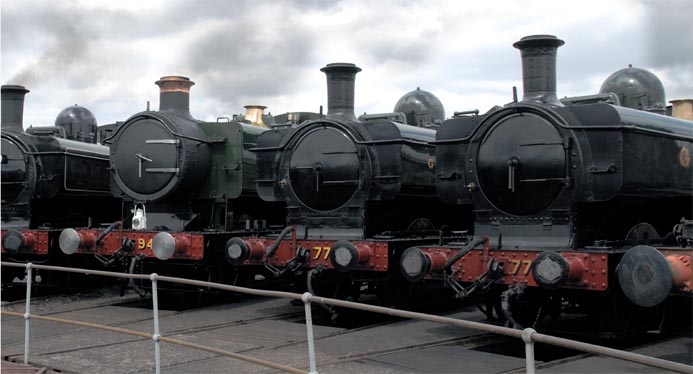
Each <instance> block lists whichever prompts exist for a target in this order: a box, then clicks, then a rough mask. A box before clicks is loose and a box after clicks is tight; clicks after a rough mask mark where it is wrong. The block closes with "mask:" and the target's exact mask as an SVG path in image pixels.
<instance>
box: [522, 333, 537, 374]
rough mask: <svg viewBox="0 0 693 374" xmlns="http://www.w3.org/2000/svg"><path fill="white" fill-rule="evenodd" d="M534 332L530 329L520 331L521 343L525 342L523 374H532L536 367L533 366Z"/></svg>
mask: <svg viewBox="0 0 693 374" xmlns="http://www.w3.org/2000/svg"><path fill="white" fill-rule="evenodd" d="M535 332H536V330H534V329H532V328H526V329H524V330H522V341H523V342H525V372H526V373H527V374H534V370H535V369H536V366H535V364H534V342H533V341H532V334H534V333H535Z"/></svg>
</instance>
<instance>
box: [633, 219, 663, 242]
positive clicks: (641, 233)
mask: <svg viewBox="0 0 693 374" xmlns="http://www.w3.org/2000/svg"><path fill="white" fill-rule="evenodd" d="M656 239H659V233H658V232H657V230H656V229H655V228H654V226H652V225H650V224H649V223H646V222H644V223H638V224H637V225H635V226H633V227H631V229H630V231H628V234H627V235H626V241H630V242H632V243H633V245H638V244H649V243H650V241H652V240H656Z"/></svg>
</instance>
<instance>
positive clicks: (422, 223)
mask: <svg viewBox="0 0 693 374" xmlns="http://www.w3.org/2000/svg"><path fill="white" fill-rule="evenodd" d="M435 229H436V226H435V225H434V224H433V222H431V220H430V219H428V218H417V219H415V220H414V221H413V222H412V223H410V224H409V227H407V232H408V233H410V234H414V235H418V234H424V233H427V232H431V231H433V230H435Z"/></svg>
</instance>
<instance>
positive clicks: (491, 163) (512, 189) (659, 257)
mask: <svg viewBox="0 0 693 374" xmlns="http://www.w3.org/2000/svg"><path fill="white" fill-rule="evenodd" d="M563 43H564V42H563V41H562V40H560V39H557V38H556V37H554V36H549V35H535V36H529V37H525V38H522V39H521V40H520V41H518V42H517V43H515V44H514V47H515V48H518V49H519V50H520V52H521V54H522V66H523V84H524V95H523V98H522V100H521V101H519V102H513V103H511V104H508V105H506V106H504V107H502V108H497V109H495V110H492V111H491V112H489V113H486V114H484V115H481V116H472V117H463V118H454V119H450V120H447V121H445V122H444V123H443V125H442V126H441V127H440V130H439V131H438V133H437V134H436V141H435V146H436V148H435V151H436V160H437V165H436V166H437V168H436V177H437V180H438V183H437V190H438V194H439V195H440V197H441V199H443V200H444V201H446V202H448V203H450V204H458V205H461V206H469V207H472V208H473V211H474V216H475V218H474V228H473V232H474V235H473V237H470V238H469V239H468V240H466V241H460V242H457V243H448V244H446V245H434V246H412V247H411V248H409V249H407V250H406V251H405V252H404V254H403V255H402V256H401V257H400V259H399V260H400V261H399V265H400V266H399V267H400V270H401V272H402V275H403V276H404V278H406V279H407V280H409V281H410V282H411V283H412V284H417V285H423V284H426V283H432V282H433V283H435V282H438V283H440V282H443V283H445V284H446V285H448V286H449V287H450V288H452V289H453V290H454V292H455V293H456V294H457V295H458V296H459V297H461V298H470V297H473V296H478V295H480V294H484V293H485V294H486V296H487V300H489V303H488V305H487V307H486V309H485V311H486V312H487V313H488V314H489V315H492V314H493V313H494V311H495V313H497V314H500V317H505V318H507V319H508V320H509V321H510V322H511V323H513V324H516V325H528V324H532V323H534V322H536V321H538V320H539V319H540V318H541V317H543V316H544V315H548V314H551V313H553V312H556V311H557V310H560V307H561V306H562V305H563V303H564V302H566V300H567V301H569V302H570V303H571V305H572V306H573V307H575V308H576V309H578V310H583V311H586V312H588V313H602V315H609V316H612V318H615V321H613V322H616V323H618V324H619V325H621V326H622V324H624V323H626V322H627V321H629V319H628V318H627V315H628V314H631V316H635V315H643V313H644V312H646V311H648V310H653V309H657V307H659V308H660V310H661V305H662V304H663V302H664V301H665V300H666V299H667V298H668V297H669V296H670V294H674V295H682V296H687V297H690V295H691V281H692V280H693V279H692V278H693V276H692V275H691V254H692V249H691V246H692V245H693V236H692V235H691V234H692V231H693V221H690V218H691V214H692V212H691V207H692V206H693V205H692V203H693V201H692V196H693V178H691V165H690V153H691V151H693V145H692V143H693V123H691V122H689V121H683V120H679V119H676V118H672V117H667V116H663V115H659V114H651V113H648V112H645V111H642V110H635V109H630V108H626V107H621V106H614V105H610V104H604V103H597V104H583V105H571V106H564V105H563V104H562V103H561V102H560V101H559V100H558V99H557V97H556V77H555V63H556V51H557V48H558V47H560V46H561V45H563ZM661 108H663V107H662V106H661V103H659V105H658V107H657V109H661ZM682 217H684V218H683V219H682ZM672 227H674V228H673V230H672ZM660 234H666V235H664V236H660ZM624 296H625V298H624ZM624 299H625V300H624ZM607 306H608V308H611V309H609V310H605V309H606V308H607ZM497 317H498V316H497ZM611 327H615V326H611Z"/></svg>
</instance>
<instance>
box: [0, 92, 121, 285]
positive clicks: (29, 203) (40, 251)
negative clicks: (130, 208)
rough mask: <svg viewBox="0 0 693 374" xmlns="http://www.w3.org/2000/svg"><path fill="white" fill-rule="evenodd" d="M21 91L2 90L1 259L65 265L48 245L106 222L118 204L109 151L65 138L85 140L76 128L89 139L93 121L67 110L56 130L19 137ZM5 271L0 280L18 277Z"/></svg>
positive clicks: (80, 111) (24, 133)
mask: <svg viewBox="0 0 693 374" xmlns="http://www.w3.org/2000/svg"><path fill="white" fill-rule="evenodd" d="M27 92H29V91H28V90H27V89H25V88H24V87H22V86H12V85H4V86H2V165H1V167H0V170H1V171H2V259H3V261H17V262H26V261H34V262H36V261H51V262H52V263H54V264H59V263H65V262H64V261H63V260H64V259H62V258H61V256H60V251H59V250H58V248H57V245H55V244H56V243H57V237H58V235H59V233H60V229H61V228H64V227H70V226H73V225H79V226H94V225H99V224H101V223H104V222H111V221H113V220H115V219H117V215H116V214H113V213H115V212H117V210H118V207H119V206H120V202H119V201H117V200H116V199H113V198H111V197H110V194H109V180H108V178H109V174H108V148H107V147H103V146H100V145H96V144H90V143H93V141H91V142H90V143H87V142H84V141H77V140H70V138H74V137H75V136H77V137H78V138H80V139H82V140H89V139H88V138H87V137H86V136H85V137H82V135H81V134H82V132H80V131H77V130H76V129H77V128H78V127H80V128H81V127H87V128H92V127H93V129H94V131H92V132H91V133H92V134H93V133H94V132H95V129H96V120H95V119H94V118H93V115H92V114H91V113H90V112H88V111H87V110H86V109H84V108H82V107H70V108H67V109H65V110H64V111H62V112H61V114H60V115H58V117H57V119H56V126H55V127H33V128H30V129H28V131H24V129H23V125H22V119H23V112H24V96H25V95H26V93H27ZM85 111H86V112H85ZM63 126H69V127H63ZM73 127H74V129H75V131H72V130H73ZM78 134H79V135H78ZM12 269H14V268H11V269H10V268H8V269H5V270H3V282H6V281H11V280H12V279H13V278H14V277H15V276H16V275H20V274H19V273H14V272H13V271H12ZM20 272H21V270H20Z"/></svg>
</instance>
